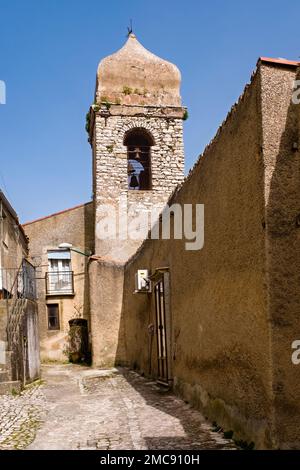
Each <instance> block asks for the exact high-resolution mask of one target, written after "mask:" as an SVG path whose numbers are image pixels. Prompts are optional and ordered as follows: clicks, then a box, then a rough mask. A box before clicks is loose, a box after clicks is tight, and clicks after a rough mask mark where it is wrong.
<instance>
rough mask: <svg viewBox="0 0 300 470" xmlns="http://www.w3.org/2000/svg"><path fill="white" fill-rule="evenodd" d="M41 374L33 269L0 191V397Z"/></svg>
mask: <svg viewBox="0 0 300 470" xmlns="http://www.w3.org/2000/svg"><path fill="white" fill-rule="evenodd" d="M39 374H40V361H39V335H38V321H37V305H36V284H35V269H34V266H33V265H32V264H31V263H30V262H29V260H28V240H27V237H26V235H25V232H24V229H23V227H22V226H21V225H20V223H19V219H18V216H17V214H16V212H15V210H14V209H13V208H12V206H11V204H10V203H9V201H8V199H7V198H6V196H5V195H4V193H3V192H2V191H1V190H0V394H2V393H7V392H12V391H13V390H15V391H20V390H21V388H22V387H23V386H24V385H25V384H26V383H28V382H32V381H33V380H35V379H37V378H38V377H39Z"/></svg>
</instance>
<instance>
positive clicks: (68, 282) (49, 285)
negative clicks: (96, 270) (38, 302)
mask: <svg viewBox="0 0 300 470" xmlns="http://www.w3.org/2000/svg"><path fill="white" fill-rule="evenodd" d="M45 279H46V294H47V295H70V294H71V295H72V294H74V275H73V271H52V272H51V271H49V272H47V273H46V277H45Z"/></svg>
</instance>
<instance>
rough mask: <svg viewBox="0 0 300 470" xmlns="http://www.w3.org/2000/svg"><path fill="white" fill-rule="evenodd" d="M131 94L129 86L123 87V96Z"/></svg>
mask: <svg viewBox="0 0 300 470" xmlns="http://www.w3.org/2000/svg"><path fill="white" fill-rule="evenodd" d="M132 92H133V90H132V88H130V87H129V86H126V85H125V86H123V93H124V95H131V94H132Z"/></svg>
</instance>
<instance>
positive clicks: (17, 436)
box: [0, 382, 46, 450]
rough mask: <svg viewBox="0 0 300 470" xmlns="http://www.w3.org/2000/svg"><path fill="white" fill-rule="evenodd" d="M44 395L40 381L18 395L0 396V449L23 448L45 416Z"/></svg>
mask: <svg viewBox="0 0 300 470" xmlns="http://www.w3.org/2000/svg"><path fill="white" fill-rule="evenodd" d="M45 404H46V400H45V396H44V394H43V392H42V390H41V385H40V382H37V383H36V384H34V385H31V386H30V387H27V388H26V390H24V391H23V392H22V393H21V394H20V395H17V396H13V395H3V396H0V449H1V450H12V449H24V448H26V447H27V445H28V444H30V443H31V442H32V441H33V440H34V438H35V435H36V431H37V429H38V427H39V426H40V425H41V423H42V422H43V420H44V419H45V418H46V413H45Z"/></svg>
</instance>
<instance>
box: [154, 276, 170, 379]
mask: <svg viewBox="0 0 300 470" xmlns="http://www.w3.org/2000/svg"><path fill="white" fill-rule="evenodd" d="M154 294H155V312H156V334H157V359H158V381H159V382H162V383H164V384H167V383H168V379H169V376H168V375H169V374H168V346H167V327H166V302H165V286H164V279H163V277H162V278H161V279H160V280H159V281H158V282H157V283H156V284H155V287H154Z"/></svg>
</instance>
